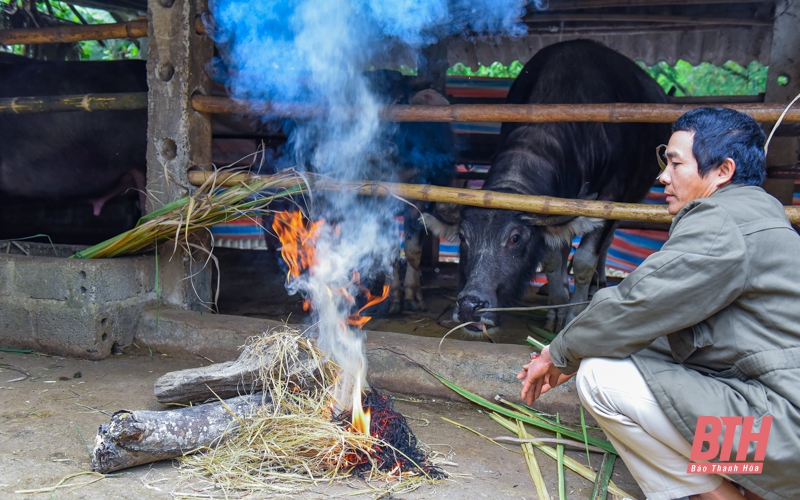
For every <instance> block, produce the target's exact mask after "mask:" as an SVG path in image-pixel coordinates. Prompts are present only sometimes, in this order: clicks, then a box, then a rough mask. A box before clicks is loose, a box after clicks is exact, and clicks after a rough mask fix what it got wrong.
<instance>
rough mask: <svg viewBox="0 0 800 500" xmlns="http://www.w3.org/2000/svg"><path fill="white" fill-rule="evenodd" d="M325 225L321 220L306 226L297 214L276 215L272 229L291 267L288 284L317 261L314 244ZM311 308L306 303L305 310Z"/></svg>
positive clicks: (283, 255) (283, 213) (280, 213)
mask: <svg viewBox="0 0 800 500" xmlns="http://www.w3.org/2000/svg"><path fill="white" fill-rule="evenodd" d="M324 224H325V220H324V219H321V220H318V221H316V222H312V223H310V224H308V225H306V224H305V223H304V222H303V214H302V213H300V212H299V211H297V212H279V213H277V214H275V220H274V221H273V222H272V229H273V230H274V231H275V234H277V235H278V239H280V240H281V257H283V260H284V261H285V262H286V264H287V265H288V266H289V272H288V273H287V274H286V282H287V283H288V282H289V281H291V279H292V278H297V277H299V276H300V274H302V272H303V271H305V270H306V269H310V268H311V266H313V265H314V263H315V262H316V261H317V253H316V248H315V247H314V243H315V242H316V241H317V238H319V233H320V229H322V226H323V225H324ZM309 308H310V306H309V305H307V304H306V303H305V302H304V303H303V310H304V311H307V310H308V309H309Z"/></svg>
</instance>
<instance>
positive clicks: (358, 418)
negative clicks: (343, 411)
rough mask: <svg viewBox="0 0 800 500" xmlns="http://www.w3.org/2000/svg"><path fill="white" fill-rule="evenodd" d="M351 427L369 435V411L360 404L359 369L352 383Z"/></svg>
mask: <svg viewBox="0 0 800 500" xmlns="http://www.w3.org/2000/svg"><path fill="white" fill-rule="evenodd" d="M352 414H353V420H352V424H353V429H355V430H356V431H357V432H360V433H362V434H365V435H367V436H369V425H370V411H369V408H367V410H366V411H364V407H363V406H362V405H361V370H360V369H359V370H358V375H357V376H356V383H355V384H353V413H352Z"/></svg>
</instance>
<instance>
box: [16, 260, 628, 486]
mask: <svg viewBox="0 0 800 500" xmlns="http://www.w3.org/2000/svg"><path fill="white" fill-rule="evenodd" d="M217 256H218V257H219V258H220V268H221V269H222V277H223V279H222V283H223V287H222V290H221V296H220V309H221V312H223V313H226V314H238V315H245V316H256V317H268V318H278V319H286V318H287V317H289V315H290V314H291V315H292V318H293V319H296V318H298V316H299V315H300V314H302V309H301V307H300V304H299V301H298V299H297V298H290V297H287V296H286V293H285V291H284V289H283V285H282V279H281V278H280V275H279V273H278V268H277V264H276V263H275V259H274V254H269V253H266V252H236V251H221V252H219V253H217ZM452 269H454V268H452ZM427 275H428V280H427V283H428V285H427V286H426V294H427V297H428V304H429V312H427V313H417V314H411V313H404V314H403V315H401V316H399V317H395V318H383V319H380V318H376V319H375V320H373V323H372V324H370V328H371V329H375V330H388V331H399V332H407V333H415V334H423V335H430V336H441V335H443V334H444V333H445V332H446V331H447V330H448V329H449V328H451V327H452V326H450V323H448V321H449V320H450V319H449V317H448V315H449V314H451V312H448V311H446V309H447V308H448V307H449V304H451V303H452V295H454V294H455V280H454V276H453V274H452V270H448V269H440V271H439V273H438V275H437V273H435V271H434V272H428V273H427ZM430 275H432V276H433V277H434V278H435V279H431V278H430ZM437 276H438V277H437ZM437 320H438V322H437ZM514 321H516V322H517V323H511V324H510V325H509V327H508V331H509V332H510V333H509V334H508V336H509V337H508V338H509V339H510V341H514V342H518V343H519V342H522V341H523V340H524V338H525V337H526V336H527V335H528V333H529V332H528V331H527V328H526V327H525V321H524V320H522V319H519V318H518V319H515V320H514ZM0 347H2V346H0ZM214 361H218V362H219V361H225V360H214ZM208 364H209V361H207V360H206V359H203V358H200V357H176V356H173V355H169V354H165V353H160V352H150V351H148V349H147V348H144V347H141V348H140V347H131V348H128V349H126V350H125V351H124V352H123V353H121V354H119V355H117V356H114V357H112V358H110V359H106V360H103V361H87V360H80V359H68V358H61V357H50V356H43V355H37V354H34V353H28V354H18V353H8V352H0V442H2V443H3V446H0V498H3V499H5V498H28V497H30V498H57V499H60V498H92V499H94V498H110V499H117V498H119V499H151V498H153V499H155V498H225V495H224V493H223V492H222V491H220V490H214V489H211V490H208V489H203V488H200V485H202V484H203V483H201V482H198V481H197V480H189V479H187V478H186V477H185V476H183V475H182V473H181V471H180V470H179V468H178V463H177V462H169V461H167V462H160V463H157V464H153V465H149V466H140V467H136V468H132V469H128V470H124V471H121V472H119V473H115V474H112V475H110V476H108V477H106V478H103V479H101V480H99V481H97V482H94V483H92V484H88V485H85V486H66V487H63V488H59V489H58V490H56V491H55V492H54V493H31V494H25V493H17V492H19V491H23V490H30V489H38V488H45V487H53V486H55V485H56V484H58V483H59V481H61V480H62V479H63V478H65V477H67V476H69V475H73V474H77V473H81V472H86V471H89V470H90V468H91V461H90V454H89V449H91V448H92V446H93V443H94V438H95V435H96V432H97V429H98V427H99V426H100V425H101V424H103V423H107V422H108V421H109V418H110V415H111V414H112V413H113V412H114V411H116V410H120V409H128V410H160V409H166V407H164V406H162V405H160V404H159V403H158V402H157V401H156V399H155V397H154V395H153V383H154V382H155V380H156V379H157V378H158V377H159V376H161V375H163V374H164V373H167V372H169V371H174V370H179V369H184V368H191V367H199V366H205V365H208ZM7 365H14V366H16V367H20V368H22V369H24V370H26V371H27V372H28V373H30V375H31V377H30V378H28V379H27V380H21V381H12V380H14V379H17V378H19V377H20V376H21V373H19V372H17V371H14V370H11V369H9V367H8V366H7ZM396 408H397V409H398V410H399V411H400V412H402V413H403V414H404V415H405V416H406V417H407V418H408V420H409V423H410V425H411V427H412V429H413V431H414V432H415V434H416V436H417V437H418V439H419V440H420V441H421V442H422V443H424V444H425V445H426V446H428V447H429V449H430V450H432V451H434V452H436V454H437V456H439V457H440V458H442V459H445V460H446V461H447V462H449V463H450V464H451V465H448V466H446V467H445V470H446V471H447V472H448V473H450V474H452V477H451V478H450V479H448V480H446V481H442V482H439V483H437V484H429V485H423V486H422V487H420V488H419V489H417V490H415V491H413V492H409V493H402V494H394V495H386V496H383V497H382V498H395V499H400V498H403V499H409V500H413V499H474V498H517V499H531V500H532V499H534V498H536V493H535V490H534V488H533V483H532V480H531V478H530V475H529V473H528V470H527V466H526V464H525V460H524V457H523V456H522V455H521V454H520V453H519V448H518V447H517V446H515V445H506V447H505V448H501V447H499V446H497V445H495V444H492V443H490V442H489V441H487V440H485V439H484V438H482V437H480V436H478V435H476V434H474V433H472V432H470V431H468V430H465V429H463V428H459V427H457V426H455V425H453V424H451V423H448V422H446V421H445V420H443V419H444V418H447V419H450V420H453V421H456V422H459V423H461V424H463V425H465V426H468V427H470V428H472V429H474V430H475V431H477V432H480V433H483V434H485V435H486V436H490V437H495V436H501V435H508V432H507V431H505V430H504V429H503V428H501V427H500V426H499V425H498V424H496V423H495V422H493V421H492V420H491V419H490V418H489V417H488V416H487V415H486V414H485V413H483V412H482V411H481V410H480V409H479V408H478V407H477V406H474V405H468V404H459V403H452V402H444V401H414V400H412V399H400V400H397V401H396ZM530 432H531V433H532V434H534V435H539V436H544V435H545V434H544V433H540V432H538V431H536V430H535V429H530ZM549 437H552V436H549ZM536 453H537V458H538V460H539V463H540V465H541V468H542V471H543V475H544V477H545V480H546V482H547V487H548V490H549V493H550V495H551V496H552V497H554V498H557V471H556V463H555V461H553V460H552V459H550V458H548V457H547V456H545V455H543V454H542V453H541V452H538V451H537V452H536ZM567 454H568V455H569V456H572V457H573V458H575V459H576V460H578V461H580V462H582V463H585V462H586V454H585V453H584V452H582V451H568V452H567ZM600 460H601V456H600V455H597V454H593V455H592V457H591V463H592V466H593V467H595V468H596V467H598V466H599V465H600ZM92 479H94V476H90V475H84V476H78V477H75V478H73V479H71V480H70V481H69V484H72V485H77V484H79V483H83V482H86V481H90V480H92ZM613 480H614V481H615V482H616V483H617V485H618V486H619V487H621V488H622V489H623V490H625V491H627V492H629V493H630V494H631V495H632V496H633V497H634V498H643V495H642V493H641V490H639V488H638V487H637V486H636V483H635V482H634V481H633V479H632V478H631V476H630V473H629V472H628V471H627V469H626V468H625V466H624V464H623V463H622V462H621V461H620V460H617V463H616V466H615V470H614V476H613ZM566 485H567V497H568V498H570V499H573V498H574V499H582V498H588V497H589V493H590V491H591V483H590V482H589V481H586V480H584V479H583V478H581V477H580V476H578V475H576V474H574V473H572V472H571V471H567V472H566ZM372 486H374V487H381V486H385V485H381V484H373V485H372ZM365 487H366V485H365V484H364V483H363V482H362V481H360V480H351V481H349V482H344V483H340V484H334V485H322V486H318V487H316V488H314V489H313V490H312V491H299V492H296V493H295V494H294V495H293V496H294V497H296V498H318V497H324V498H332V497H339V496H351V495H353V494H354V493H355V492H357V491H359V490H362V489H364V488H365ZM379 496H380V494H379V493H372V494H363V495H360V496H357V498H377V497H379ZM272 497H273V496H271V495H269V494H261V495H259V494H256V495H252V496H249V497H247V498H272Z"/></svg>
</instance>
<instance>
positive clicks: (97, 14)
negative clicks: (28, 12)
mask: <svg viewBox="0 0 800 500" xmlns="http://www.w3.org/2000/svg"><path fill="white" fill-rule="evenodd" d="M20 3H21V0H0V4H5V5H12V4H20ZM36 7H37V9H38V10H39V12H42V13H47V12H48V8H47V3H45V2H36ZM50 8H51V9H52V11H53V16H54V17H56V18H58V19H63V20H65V21H69V22H70V23H75V24H82V23H81V20H80V19H79V18H78V16H76V15H75V13H74V12H73V11H72V9H70V7H69V5H68V4H67V3H64V2H60V1H58V0H50ZM74 8H75V10H76V11H78V13H79V14H80V15H81V17H83V19H84V20H85V21H86V23H87V24H103V23H113V22H116V21H115V20H114V18H113V17H112V16H111V14H109V13H108V12H107V11H105V10H101V9H92V8H89V7H81V6H78V5H75V6H74ZM103 44H104V45H105V47H104V46H103ZM103 44H101V43H100V42H98V41H96V40H88V41H85V42H78V48H79V58H80V60H81V61H101V60H116V59H139V58H140V57H139V47H138V45H137V44H136V42H134V41H133V40H124V39H114V40H104V41H103ZM3 49H5V50H4V51H5V52H11V53H14V54H19V55H24V54H25V47H24V46H23V45H10V46H6V47H2V46H0V50H3Z"/></svg>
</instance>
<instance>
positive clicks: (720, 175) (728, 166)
mask: <svg viewBox="0 0 800 500" xmlns="http://www.w3.org/2000/svg"><path fill="white" fill-rule="evenodd" d="M735 173H736V162H735V161H733V158H725V160H724V161H723V162H722V163H720V165H719V167H717V168H716V170H715V172H714V176H715V177H716V178H715V179H714V184H715V185H716V186H717V187H718V188H720V187H722V186H724V185H725V184H729V183H730V182H731V179H733V175H734V174H735Z"/></svg>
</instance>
